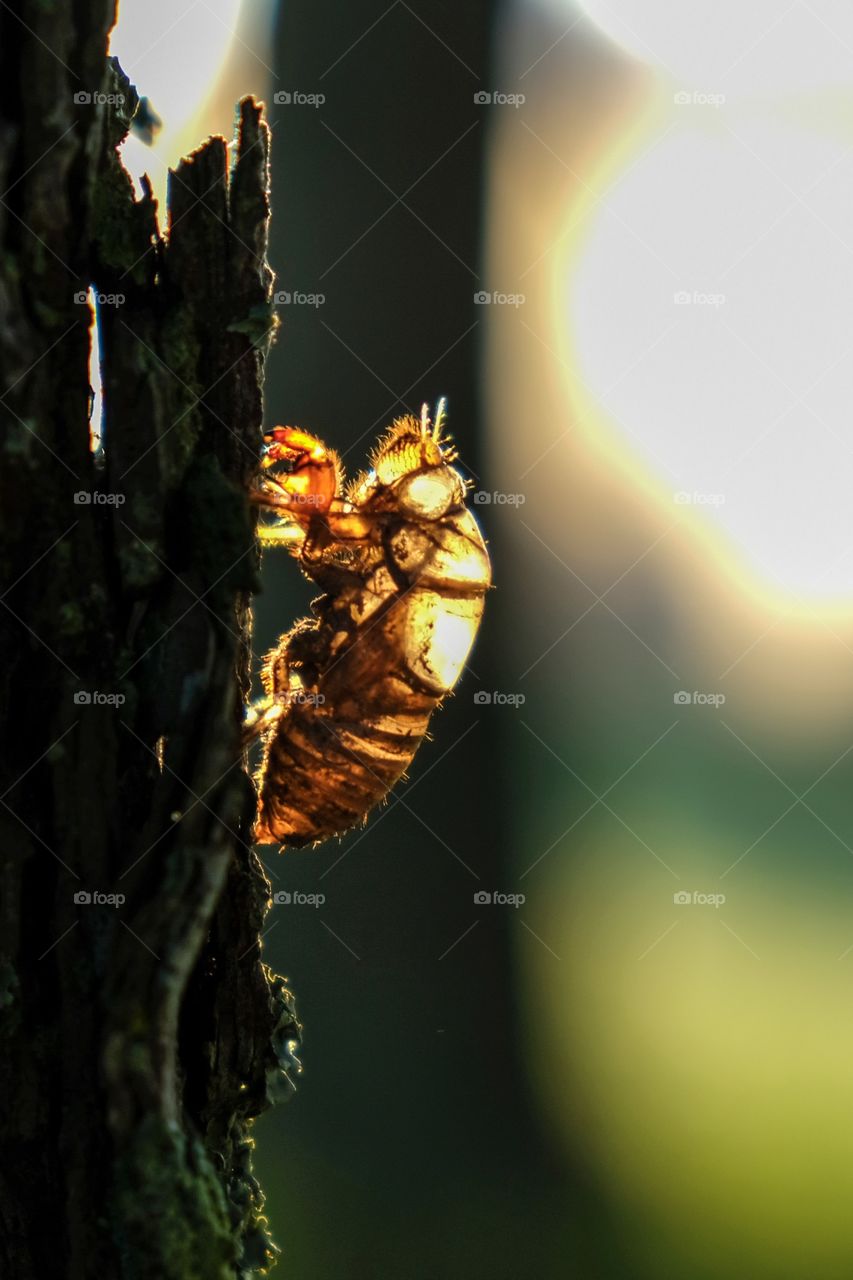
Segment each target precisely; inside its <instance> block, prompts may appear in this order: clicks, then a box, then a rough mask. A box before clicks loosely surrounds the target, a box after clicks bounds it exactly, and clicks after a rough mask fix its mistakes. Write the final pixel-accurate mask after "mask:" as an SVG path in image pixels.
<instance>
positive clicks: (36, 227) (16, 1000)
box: [0, 0, 299, 1280]
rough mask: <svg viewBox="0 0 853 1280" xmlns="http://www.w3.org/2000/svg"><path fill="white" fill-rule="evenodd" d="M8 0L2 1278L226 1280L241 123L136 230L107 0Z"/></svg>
mask: <svg viewBox="0 0 853 1280" xmlns="http://www.w3.org/2000/svg"><path fill="white" fill-rule="evenodd" d="M20 12H21V13H22V14H23V18H24V21H23V22H21V21H20V20H19V19H18V18H17V17H16V16H14V15H13V14H12V12H11V10H10V9H8V8H7V9H6V10H5V11H4V12H3V14H2V16H0V380H2V388H0V414H2V424H3V425H2V441H0V451H2V463H1V464H0V511H2V517H0V518H2V536H0V581H2V586H0V597H2V606H3V607H2V609H0V691H1V692H0V696H2V700H3V707H4V710H5V723H6V734H5V735H4V739H5V750H4V752H3V758H2V761H0V796H2V800H0V859H2V867H3V889H4V892H3V897H2V907H0V910H2V930H0V1093H2V1097H3V1101H4V1112H5V1114H4V1118H3V1123H2V1132H1V1133H0V1143H2V1157H0V1275H2V1276H4V1277H5V1276H9V1277H14V1278H15V1280H53V1277H57V1278H58V1277H63V1280H66V1278H67V1280H84V1277H85V1278H87V1280H88V1278H89V1277H94V1276H97V1277H99V1278H101V1277H104V1278H106V1277H109V1278H110V1280H113V1278H115V1280H149V1278H150V1280H155V1278H156V1280H191V1278H195V1277H198V1280H234V1277H240V1278H241V1280H248V1277H250V1276H255V1275H259V1274H263V1273H264V1272H265V1270H266V1269H267V1268H268V1266H269V1265H270V1264H271V1262H272V1261H273V1258H274V1253H275V1248H274V1246H273V1245H272V1243H271V1241H270V1238H269V1235H268V1232H267V1227H266V1221H265V1218H264V1215H263V1196H262V1193H261V1191H260V1188H259V1187H258V1185H257V1182H256V1181H255V1179H254V1177H253V1175H252V1170H251V1148H252V1136H251V1127H252V1122H253V1119H254V1117H256V1116H257V1115H258V1114H259V1113H260V1112H261V1111H263V1110H264V1109H265V1108H266V1107H268V1106H270V1105H271V1104H272V1103H274V1102H276V1101H279V1100H281V1099H282V1098H284V1097H287V1096H289V1094H290V1093H291V1092H292V1090H293V1080H294V1078H295V1076H296V1074H297V1072H298V1064H297V1063H296V1060H295V1058H294V1057H293V1050H294V1048H295V1046H296V1043H297V1042H298V1036H299V1026H298V1022H297V1020H296V1015H295V1012H294V1007H293V1000H292V996H291V994H290V992H289V991H288V989H287V987H286V985H285V982H284V980H282V979H281V978H278V977H276V976H275V975H274V974H272V973H271V972H270V971H269V970H268V969H267V967H266V966H265V965H264V964H263V963H262V960H261V945H260V937H261V934H262V932H263V928H264V916H265V914H266V912H267V910H268V906H269V896H270V895H269V888H270V887H269V882H268V880H267V878H266V876H265V874H264V872H263V869H262V867H261V864H260V863H259V861H258V860H257V858H256V856H255V855H254V853H253V851H252V848H251V829H252V822H253V818H254V809H255V797H254V791H253V789H252V786H251V783H250V781H249V778H248V776H247V774H246V772H245V769H244V767H243V760H242V758H241V754H240V745H239V736H240V735H239V724H240V717H241V704H242V701H243V699H244V698H245V696H246V695H247V693H248V688H249V658H250V648H249V625H250V597H251V593H252V592H253V591H254V590H256V589H257V570H258V553H257V548H256V541H255V537H254V527H253V521H252V518H251V516H250V513H249V510H248V504H247V501H246V487H247V485H248V483H249V481H250V479H251V477H252V476H253V474H254V473H255V471H256V468H257V459H258V453H259V447H260V441H261V430H262V426H261V424H262V383H263V371H264V361H265V356H266V353H267V350H268V346H269V341H270V339H271V336H272V334H273V330H274V322H273V318H272V305H271V297H272V273H271V271H270V269H269V267H268V265H267V262H266V244H267V223H268V218H269V201H268V159H269V139H268V132H267V128H266V125H265V123H264V121H263V118H262V109H261V107H260V106H259V105H258V104H256V103H255V102H254V100H252V99H251V98H249V99H246V100H244V101H243V102H242V103H241V104H240V110H239V120H238V130H237V137H236V142H235V145H234V148H233V160H232V161H231V162H230V164H229V155H228V149H227V147H226V144H225V141H224V140H223V139H222V138H211V139H209V140H208V141H207V142H206V143H205V144H204V145H203V146H202V147H200V148H199V150H197V151H196V152H195V153H194V154H193V155H192V156H190V157H189V158H188V159H186V160H184V161H182V162H181V163H180V165H179V166H178V167H177V169H176V171H175V172H174V173H172V174H171V175H170V186H169V199H168V225H169V231H168V236H163V235H161V234H160V232H159V230H158V225H157V214H156V203H155V201H154V200H153V198H152V195H151V191H150V188H148V189H147V190H146V191H145V192H144V193H143V195H142V197H141V198H139V199H137V198H136V197H135V195H134V191H133V186H132V183H131V180H130V178H129V177H128V175H127V173H126V172H125V170H124V169H123V167H122V165H121V162H120V160H119V157H118V155H117V152H116V147H117V145H118V143H119V142H120V141H121V139H122V138H123V137H124V136H125V134H126V131H127V129H128V127H129V124H130V121H131V119H132V116H133V112H134V110H135V109H136V104H137V101H138V99H137V94H136V91H135V89H134V88H133V86H132V85H130V84H129V82H128V81H127V79H126V78H125V77H124V76H123V74H122V72H121V69H120V68H119V67H118V65H117V64H116V63H115V61H114V60H110V59H107V58H106V57H105V47H106V32H107V31H108V30H109V26H110V24H111V21H112V16H113V6H112V5H111V4H110V3H107V2H106V0H101V3H100V4H95V3H94V2H91V3H86V2H84V0H79V2H78V3H75V4H74V5H70V6H64V5H54V4H51V3H43V2H41V3H36V2H35V0H33V3H24V4H23V5H22V6H20ZM80 92H83V93H87V92H88V93H89V94H90V98H91V97H92V96H93V95H97V94H98V93H102V94H105V95H112V96H113V97H114V98H115V99H117V101H114V102H109V101H107V102H104V103H101V102H98V101H90V102H89V103H81V102H76V101H75V100H74V95H75V94H79V93H80ZM118 99H123V101H118ZM90 286H91V287H92V288H93V289H94V291H95V292H96V293H97V294H100V295H107V296H108V297H109V296H112V297H113V298H115V297H118V296H121V297H122V298H123V301H122V302H121V303H120V304H115V303H109V302H105V303H103V304H101V305H99V306H98V308H97V323H98V330H99V335H100V341H101V357H102V373H103V403H104V412H103V448H102V449H100V450H99V451H98V452H96V453H93V452H92V451H91V449H90V441H89V422H88V400H89V386H88V358H89V320H90V311H89V307H88V305H81V304H80V303H79V302H77V301H75V297H76V295H78V294H79V293H80V292H81V291H84V290H86V289H88V288H89V287H90ZM75 495H77V496H76V497H75ZM80 495H83V496H84V497H83V501H81V500H80ZM104 495H106V498H107V500H106V501H104ZM4 593H5V594H4ZM104 695H106V696H107V698H108V699H111V701H107V702H104ZM87 698H88V701H87V700H86V699H87ZM119 699H121V701H120V702H119ZM87 895H88V900H87ZM99 895H100V897H99ZM104 895H119V896H121V897H123V899H124V900H123V902H121V903H119V904H118V905H116V904H115V903H110V902H109V901H106V902H104V901H102V900H101V899H102V898H103V896H104Z"/></svg>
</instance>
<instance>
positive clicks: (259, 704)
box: [242, 697, 287, 750]
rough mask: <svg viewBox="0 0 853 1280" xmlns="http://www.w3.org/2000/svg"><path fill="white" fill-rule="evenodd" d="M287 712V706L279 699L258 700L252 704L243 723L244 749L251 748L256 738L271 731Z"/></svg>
mask: <svg viewBox="0 0 853 1280" xmlns="http://www.w3.org/2000/svg"><path fill="white" fill-rule="evenodd" d="M286 710H287V706H286V704H285V703H284V702H282V701H280V700H279V699H278V698H272V697H266V698H258V699H257V700H256V701H255V702H252V703H251V704H250V705H249V708H248V710H247V712H246V718H245V720H244V721H243V731H242V732H243V749H244V750H245V749H246V747H250V746H251V745H252V743H253V742H254V741H255V739H256V738H259V737H260V736H261V734H262V733H266V731H267V730H268V729H271V728H272V726H273V725H274V724H276V722H277V721H278V720H280V719H281V717H282V716H283V715H284V713H285V711H286Z"/></svg>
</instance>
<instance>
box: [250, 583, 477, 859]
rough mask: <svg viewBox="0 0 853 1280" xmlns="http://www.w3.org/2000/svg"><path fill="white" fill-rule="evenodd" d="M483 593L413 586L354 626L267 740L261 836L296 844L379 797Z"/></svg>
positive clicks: (425, 719) (419, 733)
mask: <svg viewBox="0 0 853 1280" xmlns="http://www.w3.org/2000/svg"><path fill="white" fill-rule="evenodd" d="M483 595H484V591H483V589H482V588H479V587H472V588H470V589H468V590H463V591H456V592H454V594H453V595H452V597H451V598H449V599H448V598H445V596H444V594H443V593H442V592H440V591H434V590H430V589H429V588H426V587H420V586H419V587H416V588H415V589H413V590H409V591H407V592H405V593H403V594H402V595H400V596H399V597H398V598H397V599H395V600H394V601H393V602H392V603H391V605H390V607H388V608H385V609H383V610H382V611H381V612H380V616H379V617H377V616H376V614H374V615H373V616H371V617H369V618H367V619H365V620H364V621H363V622H362V623H361V625H360V626H358V627H356V628H355V629H354V631H353V633H352V634H351V635H350V636H348V637H347V638H346V640H345V642H344V643H343V644H342V645H341V646H340V648H338V649H337V650H336V651H335V652H334V653H333V654H332V656H331V657H330V661H329V662H328V664H327V666H326V669H325V670H324V671H322V672H321V673H320V678H319V680H318V681H317V684H316V686H314V687H312V688H311V689H310V690H308V689H306V690H304V691H303V692H302V693H301V694H300V700H299V701H296V702H295V703H294V704H293V705H292V706H291V708H290V709H289V711H288V712H287V713H286V714H285V716H283V717H282V719H281V720H280V721H279V723H278V725H277V726H276V728H275V729H274V730H273V731H272V733H271V734H270V736H269V738H268V739H267V742H266V750H265V758H264V764H263V768H262V786H261V795H260V807H259V813H258V825H257V829H256V836H255V838H256V839H257V840H258V841H259V842H261V843H263V842H265V841H266V842H268V841H280V842H281V843H282V844H287V845H291V846H293V847H297V848H298V847H301V846H303V845H307V844H312V843H314V842H315V841H319V840H324V839H326V838H327V837H329V836H331V835H339V834H342V833H343V832H345V831H348V830H349V829H350V828H351V827H353V826H356V825H357V824H358V823H360V822H362V821H363V820H364V819H365V818H366V817H367V814H368V813H369V812H370V810H371V809H372V808H373V807H374V806H375V805H376V804H378V803H379V802H380V801H381V800H383V799H384V798H385V796H386V795H387V794H388V792H389V791H390V790H391V788H392V787H393V786H394V784H395V783H396V782H397V781H398V780H399V779H400V777H401V776H402V775H403V774H404V773H405V771H406V769H407V767H408V765H409V764H410V762H411V760H412V757H413V756H414V754H415V752H416V751H417V749H418V747H419V746H420V744H421V742H422V741H423V738H424V735H425V733H426V731H427V726H428V723H429V718H430V715H431V713H432V712H433V710H434V709H435V707H436V706H437V705H438V703H439V702H440V701H441V700H442V698H443V697H444V696H445V694H446V693H447V692H449V690H450V689H451V688H452V686H453V684H454V683H455V681H456V679H457V677H458V674H459V673H460V672H461V670H462V668H463V666H464V663H465V659H466V658H467V656H468V652H469V650H470V647H471V644H472V643H473V640H474V637H475V635H476V632H477V627H478V625H479V621H480V616H481V614H482V609H483ZM448 643H449V644H450V645H451V647H452V649H453V650H454V652H453V653H450V654H448V653H447V652H446V649H447V645H448ZM280 654H281V656H282V657H284V658H286V656H287V641H286V640H285V641H284V642H283V645H282V649H281V650H280ZM275 665H276V664H275V660H274V659H273V661H272V662H271V663H270V664H269V669H270V670H272V669H274V668H275ZM282 666H283V664H282ZM275 692H278V693H282V692H284V691H283V690H276V691H275Z"/></svg>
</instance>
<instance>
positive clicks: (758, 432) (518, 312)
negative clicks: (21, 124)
mask: <svg viewBox="0 0 853 1280" xmlns="http://www.w3.org/2000/svg"><path fill="white" fill-rule="evenodd" d="M112 52H114V53H117V54H118V56H119V57H120V59H121V61H122V63H123V65H124V67H125V69H126V70H127V71H128V73H129V74H130V75H131V76H132V77H133V78H134V79H135V81H136V83H137V86H138V87H139V90H140V92H141V93H144V94H147V95H148V96H149V97H150V99H151V101H152V104H153V106H154V107H155V109H156V110H157V112H158V113H159V114H160V115H161V116H162V117H163V121H164V128H163V130H162V132H161V133H160V134H159V136H158V138H157V139H156V141H155V145H154V146H153V147H150V148H146V147H143V145H142V144H141V143H139V142H138V141H136V140H131V141H130V142H129V143H128V144H127V146H126V163H127V164H128V166H129V167H130V168H131V169H132V170H133V171H134V172H135V173H137V174H138V173H141V172H142V171H143V170H147V171H148V172H149V173H150V175H151V177H152V180H153V182H154V183H155V186H156V188H157V190H158V191H159V192H160V193H161V195H162V194H163V192H164V191H165V175H166V172H167V168H168V165H169V164H174V163H175V162H176V161H177V159H178V157H179V156H180V155H181V154H182V153H183V152H186V151H188V150H191V149H192V148H193V147H194V146H195V145H197V144H198V142H199V141H201V140H202V139H203V137H205V136H206V135H207V133H209V132H211V131H220V132H224V133H225V134H226V136H230V132H231V119H232V112H233V104H234V102H235V100H236V99H237V98H238V97H239V96H240V95H242V94H244V93H247V92H253V93H255V94H256V95H258V96H260V97H263V98H264V99H265V100H266V102H267V103H268V108H269V118H270V124H271V126H272V129H273V222H272V241H271V260H272V265H273V267H274V268H275V270H276V272H277V274H278V283H277V289H278V290H280V291H282V292H283V293H284V294H286V295H289V299H290V300H289V301H282V303H281V305H280V309H279V316H280V319H281V322H282V326H281V331H280V335H279V340H278V343H277V345H276V347H275V348H274V350H273V352H272V355H271V358H270V362H269V373H268V380H267V419H268V422H269V423H270V424H274V423H276V422H288V423H297V424H300V425H303V426H305V427H307V428H309V429H311V430H312V431H314V432H316V433H317V434H318V435H320V436H321V437H322V438H323V439H324V440H326V441H327V442H328V443H330V444H331V445H333V446H335V447H336V448H338V449H339V450H340V451H341V452H342V453H343V455H344V458H345V461H346V464H347V466H348V467H349V468H350V469H351V470H352V471H355V470H357V469H358V468H359V467H360V466H361V465H362V464H363V461H364V458H365V454H366V451H367V449H368V447H369V446H370V444H371V443H372V442H373V440H374V439H375V437H376V436H377V434H378V433H379V432H380V431H381V430H382V429H383V428H384V427H385V426H386V425H387V424H388V423H389V422H390V420H391V419H392V418H393V416H394V415H395V414H398V413H402V412H405V411H410V412H418V410H419V407H420V404H421V402H422V401H424V400H427V401H429V402H430V403H434V402H435V400H436V399H437V398H438V397H439V396H440V395H446V396H447V397H448V400H449V411H450V422H451V427H452V430H453V432H454V435H455V439H456V441H457V444H458V447H459V449H460V453H461V456H462V459H463V462H464V464H465V466H466V468H467V470H468V474H469V475H470V476H471V478H472V480H473V481H474V485H475V490H476V499H477V510H478V515H479V517H480V518H481V520H482V524H483V527H484V529H485V531H486V533H487V536H488V538H489V540H490V546H491V549H492V554H493V560H494V570H495V580H496V584H497V589H496V590H495V592H494V593H493V594H492V596H491V597H490V599H489V601H488V607H487V612H486V618H485V622H484V626H483V630H482V633H481V638H480V641H479V643H478V645H477V648H476V649H475V651H474V653H473V656H472V659H471V664H470V666H469V670H468V672H467V674H466V676H465V678H464V680H463V681H462V683H461V684H460V686H459V688H458V690H457V694H456V696H455V697H454V698H453V699H451V700H449V702H448V704H447V705H446V707H445V709H444V710H442V711H441V713H440V714H438V715H437V716H436V717H435V720H434V741H433V742H432V743H429V744H427V745H426V746H424V748H423V749H422V751H421V752H420V753H419V755H418V757H417V759H416V762H415V764H414V767H413V769H412V771H411V778H410V781H409V782H408V784H407V785H405V786H403V787H400V788H398V789H397V791H396V792H395V793H394V795H393V797H392V799H391V802H390V804H389V805H388V806H387V807H386V808H385V809H383V810H381V811H380V812H379V813H377V814H375V815H374V817H373V818H372V819H371V821H370V823H369V825H368V826H367V828H366V829H365V830H364V831H362V832H357V833H354V834H351V835H350V836H348V837H347V838H346V839H344V840H343V841H342V842H335V843H330V844H328V845H326V846H324V847H322V848H321V849H319V850H316V851H306V852H300V853H296V852H291V853H289V854H287V855H285V856H284V857H280V858H279V857H277V856H276V855H274V854H272V853H271V851H268V850H265V851H264V857H265V863H266V865H267V868H268V871H269V874H270V876H271V878H272V879H273V883H274V888H275V889H276V890H289V891H291V892H294V891H299V892H301V893H304V894H315V895H316V894H321V895H324V901H323V902H322V904H321V905H320V906H309V905H294V904H291V905H289V906H286V905H280V906H275V907H273V909H272V912H271V914H270V917H269V925H270V928H269V931H268V933H267V936H266V938H265V947H266V958H267V960H268V962H269V963H270V965H271V966H272V967H273V968H274V969H276V970H278V971H279V972H282V973H286V974H287V975H288V977H289V979H290V982H291V984H292V986H293V988H294V990H295V992H296V995H297V999H298V1004H299V1009H300V1013H301V1016H302V1018H303V1019H304V1022H305V1042H304V1049H303V1055H302V1056H303V1061H304V1066H305V1072H304V1075H303V1077H302V1079H301V1081H300V1086H299V1092H298V1094H297V1096H296V1098H295V1099H294V1101H293V1102H292V1103H291V1104H290V1105H289V1106H288V1107H287V1108H282V1109H280V1110H278V1111H276V1112H274V1113H272V1114H271V1115H268V1116H265V1117H264V1118H262V1120H261V1121H260V1122H259V1124H258V1151H257V1165H258V1171H259V1176H260V1178H261V1181H262V1183H263V1184H264V1186H265V1188H266V1189H267V1191H268V1210H269V1216H270V1219H271V1222H272V1225H273V1230H274V1234H275V1236H276V1238H277V1240H278V1242H279V1244H280V1245H281V1247H282V1249H283V1252H284V1261H283V1269H284V1270H285V1271H286V1273H288V1274H291V1275H293V1276H295V1277H299V1278H300V1280H326V1278H327V1277H332V1276H333V1277H335V1278H336V1280H337V1278H340V1280H371V1278H373V1277H377V1278H384V1277H391V1276H393V1277H406V1278H407V1280H409V1278H412V1280H419V1278H420V1277H424V1278H425V1277H435V1276H441V1277H442V1278H446V1280H457V1278H458V1280H462V1277H466V1278H469V1277H489V1278H490V1280H492V1278H496V1277H497V1278H500V1277H506V1278H507V1280H510V1278H512V1280H515V1278H516V1277H518V1276H521V1275H524V1276H528V1275H529V1276H536V1277H543V1278H545V1280H551V1278H552V1277H553V1278H556V1277H563V1276H565V1275H567V1274H577V1275H580V1276H583V1277H585V1280H586V1278H587V1277H589V1278H594V1277H602V1278H607V1277H616V1276H618V1277H624V1276H632V1277H639V1278H644V1277H649V1278H650V1280H651V1278H654V1280H664V1278H668V1277H673V1278H677V1280H718V1278H720V1280H722V1277H729V1276H732V1275H749V1276H750V1277H754V1278H757V1280H764V1278H766V1280H789V1278H790V1280H802V1277H803V1276H809V1277H816V1278H819V1280H835V1277H838V1278H839V1280H840V1277H842V1276H844V1277H846V1276H847V1275H849V1274H850V1270H851V1266H853V1218H851V1215H850V1211H849V1210H850V1204H851V1201H853V1162H851V1160H850V1148H851V1131H853V1090H851V1083H850V1076H851V1073H850V1068H849V1063H850V1060H851V1055H853V1019H852V1018H851V1016H850V1015H851V1001H853V859H851V854H853V821H851V800H850V793H851V786H850V781H851V770H853V732H851V724H853V609H851V605H853V599H851V597H852V596H853V510H852V509H851V503H850V500H849V489H850V485H849V476H850V474H851V470H853V456H851V455H853V435H851V430H850V416H851V411H850V405H851V403H853V385H851V382H853V363H852V362H851V360H850V353H851V348H853V307H851V305H850V298H851V296H853V151H851V142H853V125H851V123H850V122H851V120H853V112H851V107H853V81H851V67H853V10H851V9H850V8H849V7H846V6H845V5H844V4H843V3H842V0H810V3H802V2H800V0H795V2H794V3H792V4H790V5H788V6H787V7H784V6H782V7H780V6H779V5H777V4H772V3H770V0H752V3H751V4H750V5H749V6H748V7H745V6H743V5H742V4H736V3H734V0H715V2H714V3H711V2H710V0H684V2H683V3H681V4H679V5H674V4H671V3H665V0H644V3H643V4H636V3H630V0H607V3H605V2H604V0H584V2H583V3H580V2H577V3H575V2H573V0H506V2H505V3H503V4H500V5H498V4H494V3H491V2H489V0H469V2H468V3H467V4H465V5H459V4H455V3H452V0H411V3H409V2H408V0H394V2H393V3H390V4H386V3H385V0H376V2H375V3H374V2H369V0H352V2H351V3H349V4H347V5H346V6H343V5H335V4H332V3H330V0H316V2H315V3H312V4H311V5H310V6H309V5H307V4H304V3H300V2H298V0H284V3H282V4H281V5H280V6H276V5H275V4H274V3H272V2H271V0H269V2H267V3H252V4H248V3H240V0H230V2H229V3H226V2H225V0H205V3H196V4H192V3H190V0H171V3H170V4H169V5H165V4H160V3H159V2H158V3H156V4H152V3H150V0H149V2H148V3H146V4H145V5H143V4H142V3H141V0H139V2H134V0H124V2H123V3H122V6H121V16H120V21H119V26H118V28H117V29H116V32H115V33H114V37H113V42H112ZM312 594H313V592H312V590H311V588H310V586H309V585H308V584H307V583H306V582H303V581H301V580H300V578H299V575H298V574H297V572H296V571H295V568H294V565H293V564H292V562H290V561H289V560H288V558H287V557H286V556H284V555H283V554H282V555H281V556H280V557H275V556H274V554H273V553H268V554H267V555H266V556H265V561H264V593H263V595H262V596H260V597H259V598H258V600H257V603H256V610H255V620H256V637H255V640H256V651H257V653H258V654H259V655H260V654H262V653H263V652H264V651H265V650H266V649H267V648H268V647H270V646H271V645H272V644H273V643H274V642H275V641H276V639H277V637H278V635H279V634H280V633H281V632H282V631H284V630H286V629H287V628H288V627H289V626H290V625H291V622H292V621H293V620H294V619H295V618H296V617H298V616H300V615H301V614H303V613H304V612H305V610H306V607H307V603H308V601H309V600H310V598H311V595H312ZM483 894H487V895H490V901H485V902H484V901H477V895H483ZM522 899H523V900H522Z"/></svg>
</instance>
